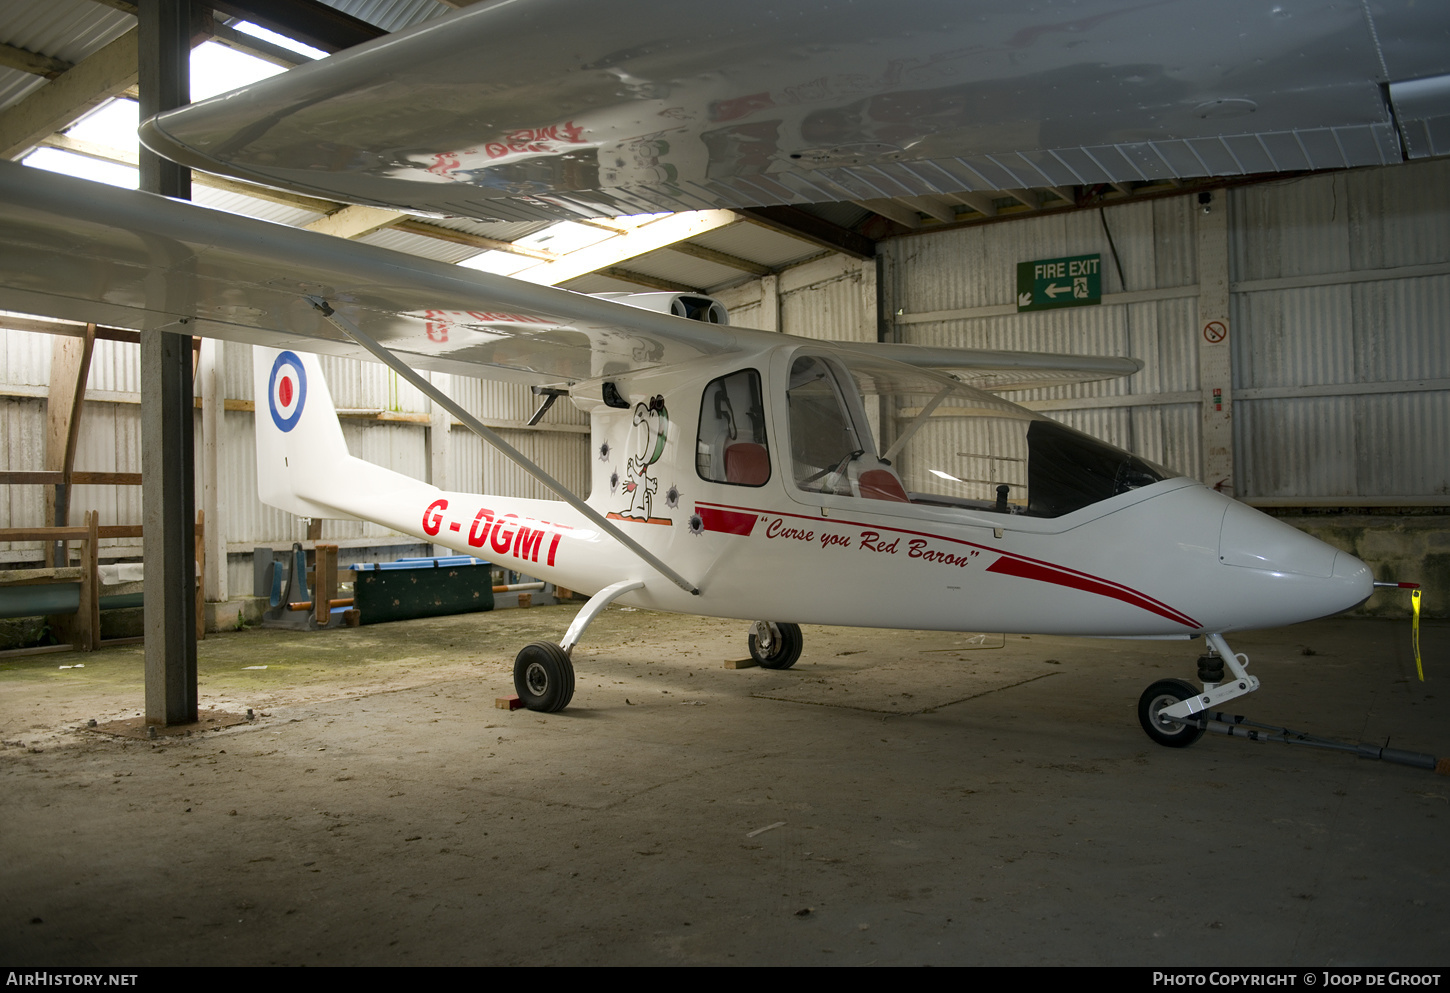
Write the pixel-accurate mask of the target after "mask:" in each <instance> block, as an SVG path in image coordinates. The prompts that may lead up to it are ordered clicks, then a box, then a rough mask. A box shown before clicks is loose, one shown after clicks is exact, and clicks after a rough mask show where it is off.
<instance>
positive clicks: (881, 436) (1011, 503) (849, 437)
mask: <svg viewBox="0 0 1450 993" xmlns="http://www.w3.org/2000/svg"><path fill="white" fill-rule="evenodd" d="M785 402H786V412H787V417H788V420H789V429H790V446H789V458H790V464H791V483H792V484H793V485H794V487H795V488H796V489H797V491H801V492H803V493H821V494H833V495H836V496H854V497H861V498H864V499H874V500H882V501H890V502H896V503H909V504H916V505H927V506H938V507H961V508H969V509H972V510H977V511H995V512H998V513H1007V514H1025V515H1027V516H1030V517H1060V516H1062V515H1064V514H1070V513H1072V512H1073V511H1075V510H1079V509H1081V508H1083V507H1086V506H1089V505H1090V504H1093V503H1097V502H1098V501H1100V500H1106V499H1107V498H1109V497H1112V496H1116V495H1118V494H1120V493H1126V492H1128V491H1130V490H1134V489H1137V488H1139V487H1142V486H1147V485H1150V484H1152V483H1156V482H1158V481H1160V480H1163V479H1167V478H1170V477H1172V476H1175V475H1177V473H1174V472H1171V471H1170V470H1168V469H1165V468H1163V467H1162V466H1158V465H1154V464H1153V463H1151V462H1149V461H1147V460H1146V459H1141V458H1139V457H1137V456H1135V455H1132V454H1130V453H1128V452H1125V451H1123V450H1121V449H1118V448H1115V447H1114V446H1112V445H1109V444H1107V443H1106V442H1102V441H1098V440H1097V439H1095V438H1092V437H1090V436H1088V435H1085V434H1083V433H1082V432H1080V431H1076V430H1074V429H1072V428H1070V427H1067V426H1066V425H1063V424H1059V423H1057V422H1056V421H1052V420H1049V419H1048V418H1046V417H1043V416H1041V415H1040V414H1036V413H1033V412H1032V411H1029V410H1026V409H1025V408H1022V407H1019V406H1017V405H1016V404H1013V403H1009V402H1007V401H1006V400H1003V399H1001V398H1000V397H996V396H993V395H991V394H989V393H984V392H982V391H980V390H977V389H974V388H972V387H970V386H966V385H965V384H963V383H960V382H958V381H956V380H954V379H952V378H951V377H948V376H943V375H939V374H936V373H933V372H929V371H926V370H920V369H915V368H913V367H910V366H905V365H901V364H898V363H895V362H882V361H878V360H872V359H870V358H864V357H862V358H858V357H856V356H854V355H851V354H849V353H833V354H813V353H811V352H798V353H797V354H796V355H795V357H794V358H793V359H792V360H791V365H790V376H789V382H788V384H787V387H786V391H785Z"/></svg>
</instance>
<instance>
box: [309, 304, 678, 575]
mask: <svg viewBox="0 0 1450 993" xmlns="http://www.w3.org/2000/svg"><path fill="white" fill-rule="evenodd" d="M306 299H307V302H308V303H310V304H312V306H314V307H316V308H317V310H318V312H319V313H321V314H322V316H323V317H325V318H327V320H328V321H329V322H330V323H331V324H332V325H333V326H334V327H336V328H337V329H338V330H339V331H341V332H342V333H343V334H345V335H347V336H348V337H349V338H351V339H352V340H353V341H355V342H357V343H358V344H359V345H361V346H362V347H364V348H366V349H367V350H368V351H370V352H372V353H373V355H375V356H376V357H377V359H378V361H379V362H381V363H383V364H384V365H386V366H387V367H388V368H390V369H392V370H393V371H394V372H396V373H397V374H398V375H399V376H402V377H403V378H404V379H406V380H407V381H408V382H410V383H412V384H413V385H414V386H416V387H417V388H418V389H419V390H420V391H422V393H423V395H424V396H426V397H428V398H429V399H430V400H432V401H433V402H434V403H436V404H440V405H442V407H443V409H445V410H447V411H448V412H449V413H450V414H452V415H453V416H454V417H456V418H458V419H459V420H460V421H462V422H463V423H464V424H465V425H467V427H468V428H469V429H470V430H472V431H473V433H474V434H476V435H478V436H479V437H480V438H482V439H483V440H484V441H486V442H488V443H489V444H490V445H492V446H493V447H494V448H497V449H498V450H499V451H500V452H502V453H503V454H504V455H505V456H507V457H508V458H509V459H511V460H512V461H513V462H515V463H517V464H518V466H519V467H520V468H521V469H523V470H524V471H525V472H527V473H528V474H529V475H530V476H533V477H534V478H535V479H537V480H538V481H539V482H541V483H543V484H544V485H545V486H547V487H548V488H549V489H550V490H552V491H553V492H554V493H556V494H558V496H559V497H560V499H562V500H563V501H564V502H565V503H567V504H568V505H569V506H571V507H573V508H574V509H575V510H577V511H579V513H581V514H583V515H584V516H585V517H587V518H589V520H590V521H591V522H593V523H594V524H595V525H596V526H597V527H598V528H599V529H600V530H602V531H603V532H604V533H605V534H607V535H609V536H610V537H612V538H614V539H615V540H616V541H618V542H619V543H620V544H621V545H623V546H624V547H625V548H628V549H629V550H630V551H632V552H634V554H636V555H638V556H639V557H640V558H642V559H644V561H645V562H646V563H648V564H649V565H650V566H651V567H653V568H654V569H655V571H656V572H658V573H659V574H660V575H662V576H664V577H665V578H666V579H668V580H669V581H670V582H672V583H674V584H675V585H676V586H678V587H679V588H680V589H682V590H684V591H685V592H686V593H689V594H690V595H691V596H699V595H700V590H699V588H698V587H696V586H695V585H694V584H693V583H691V582H690V581H689V580H687V579H686V578H685V577H683V576H681V575H680V574H679V573H678V572H675V570H673V569H671V568H670V567H669V566H667V565H665V564H664V563H663V562H662V561H660V559H659V557H658V556H656V555H654V554H653V553H651V552H649V551H646V550H645V549H644V548H643V547H641V546H640V544H639V543H638V542H637V541H635V540H634V539H633V538H631V537H630V536H629V535H627V534H625V533H624V532H623V531H621V530H620V529H619V528H618V527H616V526H615V525H613V524H611V523H610V522H609V521H608V520H606V519H605V517H604V515H603V514H601V513H599V512H598V511H597V510H595V509H594V508H593V507H591V506H589V505H588V504H587V503H585V502H584V501H583V500H580V499H579V498H578V497H577V496H575V495H574V494H573V493H571V492H570V491H569V489H568V488H567V487H566V486H564V484H563V483H561V482H559V481H558V480H557V479H555V478H554V477H553V476H551V475H549V474H548V473H547V472H545V471H544V470H543V469H540V468H539V467H538V466H537V465H535V464H534V463H533V462H532V461H531V460H530V459H529V457H528V456H526V455H525V454H524V453H523V452H520V451H519V450H518V449H517V448H515V447H514V446H512V445H510V444H509V443H508V442H506V441H504V440H503V439H502V438H500V437H499V436H498V435H497V434H495V433H494V432H493V431H492V430H490V429H489V428H487V427H485V426H484V424H483V422H482V421H480V420H479V419H478V418H476V417H474V416H473V415H472V414H470V413H469V412H468V411H466V410H464V409H463V408H462V407H460V406H459V405H458V404H456V403H454V402H453V400H451V399H450V398H449V397H448V396H446V395H445V394H444V393H443V392H442V391H441V390H439V389H438V388H437V387H436V386H434V385H433V384H432V383H430V382H428V380H426V379H424V378H423V377H422V376H420V375H418V374H417V373H416V372H414V371H413V369H412V368H411V367H410V366H409V365H408V364H407V363H406V362H404V361H403V360H402V359H400V358H398V357H397V356H396V355H394V354H393V353H392V352H390V351H389V350H388V349H386V348H384V347H383V346H382V345H380V344H378V343H377V342H376V341H374V340H373V339H372V338H370V337H369V336H368V334H367V333H366V332H365V331H363V330H362V329H361V328H359V327H358V326H357V325H356V324H354V323H353V322H352V321H349V320H348V319H347V318H345V317H343V316H342V315H341V314H339V313H337V312H336V311H335V310H333V309H332V307H331V306H330V305H329V304H328V302H327V301H326V300H324V299H322V297H319V296H312V295H308V296H307V297H306Z"/></svg>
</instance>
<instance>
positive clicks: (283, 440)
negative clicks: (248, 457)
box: [252, 346, 352, 517]
mask: <svg viewBox="0 0 1450 993" xmlns="http://www.w3.org/2000/svg"><path fill="white" fill-rule="evenodd" d="M252 375H253V382H254V384H255V394H256V426H257V496H258V497H260V498H261V500H262V502H263V503H266V504H270V505H271V506H273V507H277V508H278V509H280V510H285V511H287V512H288V513H290V514H296V515H298V516H299V517H342V516H351V515H346V514H344V513H340V512H339V510H338V509H337V508H336V507H334V506H332V505H331V504H330V503H324V502H321V501H322V500H326V494H327V493H329V492H330V491H332V492H335V488H336V487H337V486H339V485H346V483H345V481H344V480H343V479H341V478H339V477H340V476H342V475H345V473H343V472H341V471H340V470H342V469H343V467H344V465H345V464H346V463H348V462H350V461H352V460H350V459H349V458H348V452H347V442H346V441H344V440H343V437H342V425H341V424H339V423H338V420H337V408H336V407H334V406H333V403H332V392H331V391H330V390H328V388H327V380H326V379H325V378H323V375H322V367H321V364H320V363H319V362H318V359H317V356H316V355H313V354H311V353H309V352H303V353H298V352H292V351H278V350H277V349H274V348H262V347H260V346H254V347H253V348H252Z"/></svg>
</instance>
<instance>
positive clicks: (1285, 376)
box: [1230, 160, 1450, 505]
mask: <svg viewBox="0 0 1450 993" xmlns="http://www.w3.org/2000/svg"><path fill="white" fill-rule="evenodd" d="M1230 204H1231V207H1232V213H1231V215H1230V230H1231V233H1232V253H1233V254H1232V266H1233V269H1232V271H1233V280H1234V283H1233V289H1234V293H1233V320H1234V327H1235V331H1236V335H1237V340H1236V347H1235V349H1234V396H1235V403H1234V444H1235V448H1236V450H1237V452H1238V479H1239V483H1240V487H1241V489H1242V490H1243V491H1244V492H1246V493H1248V494H1249V495H1251V496H1257V497H1265V498H1281V499H1284V500H1286V501H1292V500H1293V499H1296V498H1300V497H1312V498H1317V499H1318V500H1320V501H1331V502H1332V498H1337V497H1343V498H1346V499H1345V502H1346V503H1348V504H1351V505H1352V504H1355V503H1388V504H1395V503H1450V457H1447V456H1446V453H1445V445H1444V439H1445V438H1446V437H1447V436H1450V327H1447V320H1450V318H1447V315H1450V162H1446V161H1444V160H1436V161H1428V162H1423V163H1416V164H1413V165H1408V166H1402V167H1397V168H1393V169H1364V170H1357V171H1354V172H1347V173H1339V174H1332V175H1324V176H1311V177H1306V178H1304V179H1299V180H1292V181H1284V182H1278V183H1272V184H1268V185H1264V186H1255V187H1248V188H1245V189H1241V190H1235V191H1234V193H1233V195H1232V197H1231V198H1230Z"/></svg>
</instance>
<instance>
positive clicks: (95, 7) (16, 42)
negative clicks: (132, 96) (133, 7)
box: [0, 0, 136, 63]
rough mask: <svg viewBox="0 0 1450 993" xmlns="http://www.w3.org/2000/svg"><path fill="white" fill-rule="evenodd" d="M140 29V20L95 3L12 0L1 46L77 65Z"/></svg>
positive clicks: (3, 16)
mask: <svg viewBox="0 0 1450 993" xmlns="http://www.w3.org/2000/svg"><path fill="white" fill-rule="evenodd" d="M135 26H136V18H135V17H134V16H133V15H131V14H127V13H124V12H122V11H119V10H116V9H114V8H111V7H106V6H104V5H102V4H99V3H95V2H93V0H9V2H7V3H6V4H5V9H4V11H3V13H0V42H4V43H5V44H7V45H13V46H14V47H16V48H23V49H25V50H26V51H27V52H35V53H37V54H40V55H49V56H50V57H51V58H54V59H61V60H63V61H65V62H70V63H76V62H79V61H81V60H82V59H84V58H85V57H86V56H88V55H91V54H93V53H95V52H96V51H97V50H99V49H100V48H102V47H104V46H105V45H107V44H109V43H110V42H113V41H115V40H116V39H117V38H119V37H121V35H123V34H125V33H126V32H127V31H129V30H130V29H131V28H133V27H135Z"/></svg>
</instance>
